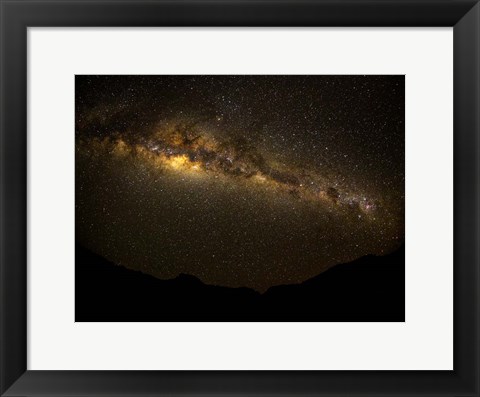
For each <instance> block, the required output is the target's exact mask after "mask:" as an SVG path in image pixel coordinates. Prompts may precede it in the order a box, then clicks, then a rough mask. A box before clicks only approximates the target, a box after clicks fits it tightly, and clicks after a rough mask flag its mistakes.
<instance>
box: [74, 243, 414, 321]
mask: <svg viewBox="0 0 480 397" xmlns="http://www.w3.org/2000/svg"><path fill="white" fill-rule="evenodd" d="M404 264H405V247H404V246H403V245H402V246H401V247H400V248H399V249H398V250H397V251H395V252H393V253H391V254H388V255H385V256H374V255H367V256H364V257H361V258H358V259H356V260H354V261H352V262H349V263H345V264H338V265H336V266H333V267H331V268H329V269H327V270H326V271H324V272H322V273H320V274H319V275H317V276H314V277H312V278H310V279H308V280H306V281H304V282H302V283H298V284H290V285H280V286H273V287H270V288H269V289H268V290H267V291H265V292H264V293H259V292H257V291H255V290H253V289H250V288H246V287H238V288H230V287H223V286H215V285H208V284H205V283H203V282H202V281H201V280H200V279H198V278H197V277H195V276H193V275H189V274H184V273H182V274H180V275H178V276H177V277H175V278H172V279H169V280H160V279H157V278H155V277H153V276H151V275H148V274H145V273H142V272H141V271H137V270H130V269H127V268H125V267H123V266H121V265H117V264H114V263H112V262H110V261H108V260H106V259H104V258H103V257H101V256H100V255H97V254H95V253H93V252H91V251H89V250H87V249H85V248H84V247H82V246H81V245H80V244H78V243H77V244H76V266H75V321H79V322H83V321H404V320H405V265H404Z"/></svg>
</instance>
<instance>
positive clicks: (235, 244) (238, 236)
mask: <svg viewBox="0 0 480 397" xmlns="http://www.w3.org/2000/svg"><path fill="white" fill-rule="evenodd" d="M404 151H405V145H404V76H76V160H75V161H76V183H75V185H76V203H75V206H76V239H77V241H79V243H81V244H82V245H83V246H85V247H87V248H88V249H90V250H91V251H93V252H95V253H97V254H99V255H102V256H103V257H105V258H106V259H108V260H110V261H112V262H114V263H116V264H120V265H123V266H125V267H127V268H130V269H133V270H140V271H142V272H144V273H147V274H150V275H153V276H156V277H158V278H160V279H171V278H175V277H177V276H178V275H179V274H190V275H193V276H195V277H197V278H199V279H200V280H202V281H203V282H204V283H206V284H213V285H219V286H227V287H249V288H253V289H256V290H257V291H260V292H263V291H265V290H267V289H268V288H269V287H272V286H275V285H282V284H294V283H300V282H302V281H304V280H307V279H309V278H311V277H313V276H315V275H318V274H319V273H321V272H322V271H324V270H326V269H327V268H329V267H331V266H333V265H335V264H338V263H346V262H348V261H351V260H354V259H356V258H359V257H361V256H364V255H367V254H374V255H385V254H388V253H389V252H392V251H393V250H395V249H396V248H398V247H399V246H401V245H402V244H403V241H404V165H405V160H404Z"/></svg>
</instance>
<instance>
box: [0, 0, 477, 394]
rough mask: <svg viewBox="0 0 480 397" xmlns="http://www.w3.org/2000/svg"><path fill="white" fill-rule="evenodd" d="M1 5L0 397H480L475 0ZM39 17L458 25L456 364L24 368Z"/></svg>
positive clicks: (88, 21) (65, 22)
mask: <svg viewBox="0 0 480 397" xmlns="http://www.w3.org/2000/svg"><path fill="white" fill-rule="evenodd" d="M0 7H1V8H0V12H1V22H0V23H1V55H0V59H1V97H0V98H1V99H0V100H1V115H0V120H1V124H0V129H1V134H0V148H1V154H0V159H1V170H0V171H1V175H0V177H1V185H0V186H1V202H0V204H1V207H0V219H1V235H0V237H1V238H0V255H1V257H0V261H1V262H0V265H1V273H0V277H1V297H0V299H1V300H0V313H1V330H0V331H1V335H0V338H1V346H0V348H1V350H0V352H1V353H0V354H1V362H0V364H1V367H0V393H1V395H2V396H5V397H11V396H12V397H13V396H47V395H65V396H67V395H77V396H79V395H84V396H94V395H95V396H106V395H110V396H112V395H143V396H146V395H149V396H151V395H167V394H168V395H214V394H215V395H219V394H220V395H232V394H235V395H277V394H278V395H292V394H295V395H318V396H327V395H349V396H354V395H358V396H360V395H383V396H393V395H395V396H426V395H429V396H464V397H466V396H479V395H480V394H479V380H480V377H479V374H480V371H479V358H480V355H479V347H480V345H479V320H480V316H479V313H480V306H479V260H478V259H479V251H478V237H479V233H478V230H479V186H480V180H479V159H480V157H479V154H478V153H479V137H480V134H479V122H480V120H479V105H480V5H479V4H478V1H477V0H421V1H411V0H384V1H377V0H346V1H345V0H337V1H331V0H327V1H312V0H297V1H294V0H272V1H267V0H261V1H255V0H253V1H237V0H231V1H212V0H196V1H195V0H185V1H160V0H150V1H148V0H139V1H135V0H122V1H113V0H112V1H108V0H104V1H88V0H72V1H71V0H63V1H52V0H1V1H0ZM34 26H266V27H270V26H282V27H289V26H427V27H435V26H450V27H453V31H454V370H453V371H282V372H275V371H261V372H256V371H165V372H162V371H28V370H27V284H26V280H27V256H28V255H27V179H28V178H27V74H26V71H27V28H28V27H34ZM432 150H435V149H434V148H432ZM427 238H428V237H427ZM306 353H308V352H306ZM252 360H255V358H254V357H252Z"/></svg>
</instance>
